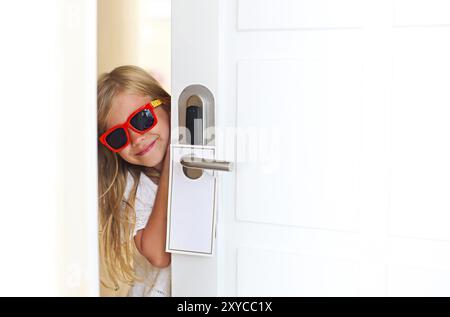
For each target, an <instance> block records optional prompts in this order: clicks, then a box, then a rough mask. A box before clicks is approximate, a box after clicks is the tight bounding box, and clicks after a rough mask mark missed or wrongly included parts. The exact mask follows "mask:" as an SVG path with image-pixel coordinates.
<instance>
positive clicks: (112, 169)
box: [97, 66, 170, 290]
mask: <svg viewBox="0 0 450 317" xmlns="http://www.w3.org/2000/svg"><path fill="white" fill-rule="evenodd" d="M125 91H126V92H131V93H135V94H139V95H141V96H149V97H150V98H151V99H160V100H161V101H162V102H163V106H162V107H163V109H165V110H166V111H167V112H168V113H169V114H170V95H169V94H168V93H167V92H166V91H165V90H164V89H163V88H162V87H161V86H160V84H159V83H158V81H157V80H156V79H155V78H153V77H152V76H151V75H150V74H148V73H147V72H146V71H145V70H143V69H142V68H139V67H136V66H120V67H117V68H116V69H114V70H113V71H111V72H110V73H104V74H102V75H101V76H100V77H99V79H98V82H97V132H98V137H100V135H102V134H103V133H104V132H105V131H106V128H107V126H106V120H107V118H108V116H109V113H110V111H111V105H112V102H113V99H114V97H116V96H117V95H118V94H120V93H122V92H125ZM128 172H129V173H130V174H131V176H132V178H133V180H134V184H133V186H132V188H131V191H130V195H129V197H128V199H127V200H126V201H125V200H124V197H123V196H124V193H125V188H126V182H127V173H128ZM141 172H143V173H145V174H146V175H148V176H150V177H152V176H153V177H159V173H158V172H157V171H156V170H155V169H153V168H148V167H143V166H138V165H133V164H130V163H128V162H127V161H125V160H124V159H122V158H121V157H120V156H119V155H117V154H116V153H113V152H111V151H109V150H108V149H107V148H106V147H105V146H104V145H102V144H101V143H100V141H98V190H99V202H98V204H99V205H98V206H99V224H100V231H99V244H100V254H101V257H102V259H103V261H104V264H105V268H106V273H107V274H108V275H109V278H110V279H111V281H112V282H113V283H114V288H115V289H116V290H117V289H118V285H119V284H118V282H119V280H120V281H122V282H125V283H128V284H131V283H132V282H133V281H135V280H136V279H137V277H136V275H135V273H134V269H133V257H134V255H135V252H136V246H135V244H134V241H133V240H134V239H133V231H134V226H135V223H136V215H135V210H134V203H135V198H136V192H137V187H138V183H139V177H140V174H141ZM107 287H108V286H107Z"/></svg>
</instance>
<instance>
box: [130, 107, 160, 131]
mask: <svg viewBox="0 0 450 317" xmlns="http://www.w3.org/2000/svg"><path fill="white" fill-rule="evenodd" d="M153 122H155V118H154V117H153V114H152V112H151V111H150V110H149V109H144V110H142V111H140V112H139V113H137V114H136V115H135V116H134V117H133V118H131V120H130V124H131V125H132V126H133V127H134V128H135V129H136V130H139V131H145V130H147V129H149V128H150V127H151V126H152V125H153Z"/></svg>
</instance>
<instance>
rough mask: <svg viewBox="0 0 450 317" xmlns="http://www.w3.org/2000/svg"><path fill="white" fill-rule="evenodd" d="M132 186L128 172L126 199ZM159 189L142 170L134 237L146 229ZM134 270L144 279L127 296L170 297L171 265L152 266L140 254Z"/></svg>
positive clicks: (137, 196) (136, 201) (135, 261)
mask: <svg viewBox="0 0 450 317" xmlns="http://www.w3.org/2000/svg"><path fill="white" fill-rule="evenodd" d="M132 187H133V177H132V176H131V174H130V173H128V175H127V185H126V188H125V194H124V199H128V197H129V195H130V191H131V188H132ZM157 189H158V186H157V185H156V184H155V183H154V182H153V181H152V180H151V179H150V178H149V177H148V176H147V175H145V174H144V173H142V172H141V175H140V178H139V185H138V188H137V191H136V200H135V205H134V207H135V211H136V226H135V228H134V233H133V237H134V236H136V234H137V232H138V231H139V230H141V229H144V228H145V226H146V225H147V221H148V218H149V217H150V214H151V213H152V209H153V204H154V201H155V197H156V191H157ZM134 270H135V272H136V275H137V276H138V277H139V278H140V279H142V281H136V282H135V283H134V285H133V286H131V288H130V290H129V291H128V294H127V296H132V297H155V296H157V297H168V296H170V295H171V290H170V278H171V270H170V266H168V267H166V268H162V269H159V268H157V267H154V266H152V265H151V264H150V263H149V262H148V260H147V259H146V258H145V257H143V256H141V255H139V256H137V257H136V258H135V259H134Z"/></svg>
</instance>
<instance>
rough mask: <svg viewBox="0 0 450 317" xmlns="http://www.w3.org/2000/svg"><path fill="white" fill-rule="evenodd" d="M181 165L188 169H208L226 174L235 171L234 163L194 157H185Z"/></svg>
mask: <svg viewBox="0 0 450 317" xmlns="http://www.w3.org/2000/svg"><path fill="white" fill-rule="evenodd" d="M180 163H181V165H183V166H184V167H187V168H196V169H207V170H213V171H224V172H231V171H232V170H233V163H232V162H228V161H218V160H212V159H205V158H200V157H196V156H192V155H185V156H183V157H182V158H181V159H180Z"/></svg>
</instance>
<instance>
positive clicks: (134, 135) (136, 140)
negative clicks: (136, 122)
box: [128, 129, 144, 146]
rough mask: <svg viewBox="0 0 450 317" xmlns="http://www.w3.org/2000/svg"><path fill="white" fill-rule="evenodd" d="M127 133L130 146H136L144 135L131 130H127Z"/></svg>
mask: <svg viewBox="0 0 450 317" xmlns="http://www.w3.org/2000/svg"><path fill="white" fill-rule="evenodd" d="M128 133H129V134H130V143H131V145H133V146H134V145H138V144H139V143H141V142H142V141H143V140H144V135H143V134H139V133H137V132H134V131H133V130H131V129H128Z"/></svg>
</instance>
